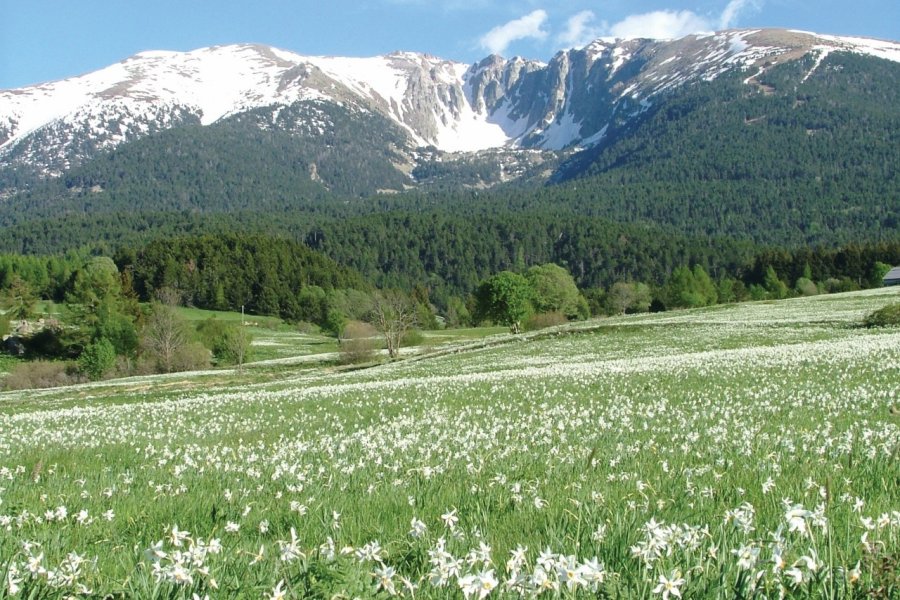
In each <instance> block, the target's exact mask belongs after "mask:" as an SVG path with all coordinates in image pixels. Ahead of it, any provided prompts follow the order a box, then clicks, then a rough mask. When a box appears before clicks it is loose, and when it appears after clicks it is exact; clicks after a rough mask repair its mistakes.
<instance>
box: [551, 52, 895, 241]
mask: <svg viewBox="0 0 900 600" xmlns="http://www.w3.org/2000/svg"><path fill="white" fill-rule="evenodd" d="M813 67H814V63H813V61H812V59H811V58H807V59H803V60H799V61H795V62H791V63H788V64H785V65H781V66H778V67H776V68H773V69H770V70H768V71H766V72H765V74H763V75H762V76H760V77H759V79H758V80H756V79H752V78H751V80H750V81H751V84H752V85H749V86H748V85H746V84H745V83H744V80H745V79H746V78H747V75H746V73H734V74H732V75H728V76H723V77H720V78H719V79H717V80H716V81H715V82H712V83H709V84H704V85H694V86H689V87H687V88H684V89H683V90H682V91H680V92H678V93H676V94H673V95H672V96H671V97H670V98H669V99H668V101H667V102H665V103H664V104H661V105H659V106H658V107H655V108H653V109H651V110H650V111H648V113H647V116H646V118H645V119H643V120H641V121H639V122H638V124H637V125H632V126H628V127H626V128H625V129H623V130H619V131H613V132H610V141H609V142H608V143H606V144H603V145H602V146H601V147H599V148H598V149H595V150H591V151H586V152H584V153H582V155H579V156H577V157H575V158H574V159H573V160H572V161H571V162H570V163H569V164H568V165H565V166H564V168H563V170H562V171H561V172H560V173H559V174H557V177H556V179H557V180H564V179H576V180H577V183H573V184H571V185H569V186H567V187H566V191H565V192H562V191H561V192H560V195H561V196H562V197H563V198H564V199H565V201H567V202H576V203H578V204H579V206H582V207H584V208H588V207H589V208H591V209H592V210H593V211H595V214H598V215H602V216H605V217H608V218H610V219H614V220H618V221H629V222H634V221H644V222H654V223H666V224H671V225H673V226H674V227H675V228H676V229H677V230H679V231H681V232H683V233H685V234H687V235H728V236H732V237H736V238H742V239H752V240H754V241H756V242H759V243H773V244H780V245H799V244H826V245H830V244H837V243H844V242H848V241H851V240H859V239H894V238H896V237H897V236H898V235H900V176H898V172H897V165H900V112H898V110H897V106H900V68H898V65H896V64H894V63H890V62H888V61H880V60H875V59H871V58H866V57H860V56H856V55H853V54H849V53H832V54H830V55H829V56H828V57H827V58H826V59H825V60H823V61H822V63H821V64H819V65H818V66H817V67H815V69H814V70H812V69H813ZM807 73H808V78H807V79H804V78H805V77H806V75H805V74H807ZM798 81H802V83H799V84H798Z"/></svg>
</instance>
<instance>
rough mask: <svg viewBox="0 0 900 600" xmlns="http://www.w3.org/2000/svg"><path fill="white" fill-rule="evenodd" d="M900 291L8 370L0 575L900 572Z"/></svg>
mask: <svg viewBox="0 0 900 600" xmlns="http://www.w3.org/2000/svg"><path fill="white" fill-rule="evenodd" d="M897 300H900V296H898V293H897V291H896V290H893V291H892V290H875V291H871V292H864V293H857V294H846V295H840V296H823V297H815V298H808V299H797V300H790V301H783V302H778V303H752V304H744V305H737V306H727V307H716V308H712V309H706V310H701V311H685V312H677V313H667V314H660V315H646V316H635V317H622V318H617V319H607V320H601V321H593V322H589V323H585V324H579V325H577V326H575V327H573V328H570V329H562V330H558V331H553V332H550V333H544V334H541V335H537V336H532V337H530V338H529V337H516V338H513V337H511V336H495V337H492V338H491V341H490V342H489V343H485V342H480V341H469V342H465V343H460V344H459V346H457V349H458V351H448V350H447V349H446V348H444V349H442V350H439V351H435V352H433V353H432V354H431V355H425V356H419V357H416V358H413V359H408V360H405V361H402V362H399V363H394V364H386V365H382V366H379V367H374V368H370V369H362V370H358V371H351V372H339V371H331V370H329V369H327V368H320V369H312V370H310V371H307V372H301V373H299V374H298V373H297V372H292V373H291V375H290V377H286V378H285V379H283V380H281V381H278V382H276V383H272V382H268V383H267V382H265V381H254V379H253V374H252V369H248V370H247V372H246V374H245V375H243V377H244V378H245V379H244V380H242V379H241V378H240V377H235V376H234V375H233V374H232V375H231V376H229V378H227V379H224V380H223V381H225V382H226V383H222V384H220V385H219V386H218V387H217V385H216V383H215V381H214V380H213V381H212V382H211V383H210V380H209V379H204V380H203V381H204V387H203V388H202V389H198V388H196V387H195V388H188V387H184V388H178V387H175V388H172V387H171V386H169V387H166V388H165V389H162V390H160V389H155V388H154V385H153V380H152V379H147V380H142V381H131V382H123V383H122V384H121V385H119V384H116V385H112V386H111V385H108V384H107V385H105V386H80V387H77V388H72V389H68V390H64V391H58V392H49V393H48V392H44V393H42V394H40V395H38V394H34V393H29V392H17V393H15V394H4V395H0V576H2V579H0V598H4V597H14V598H56V597H67V596H71V597H87V596H101V597H102V596H104V595H109V596H111V597H115V598H120V597H121V598H188V599H193V598H200V599H202V598H206V597H209V598H237V597H241V598H309V597H319V598H354V597H359V598H370V597H389V596H403V597H416V598H462V597H466V598H486V597H489V598H517V597H532V596H539V597H548V598H552V597H563V598H572V597H596V596H600V597H613V598H661V599H662V600H669V599H670V598H678V597H682V598H750V597H759V598H778V597H799V598H808V597H812V598H846V597H854V596H860V597H862V596H865V595H867V594H873V595H879V594H880V595H882V596H884V597H890V596H892V595H893V596H894V597H896V595H898V594H900V587H898V585H900V583H898V577H900V575H898V561H900V466H898V453H900V417H898V415H897V414H896V413H897V411H898V409H900V330H897V329H882V330H867V329H863V328H860V327H858V323H859V322H860V320H861V319H862V317H863V316H864V315H865V314H867V313H868V312H870V311H872V310H874V309H877V308H880V307H881V306H884V305H886V304H888V303H890V302H892V301H897Z"/></svg>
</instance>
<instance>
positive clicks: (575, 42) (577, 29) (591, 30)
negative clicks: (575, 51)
mask: <svg viewBox="0 0 900 600" xmlns="http://www.w3.org/2000/svg"><path fill="white" fill-rule="evenodd" d="M594 18H595V15H594V13H593V11H590V10H583V11H581V12H580V13H578V14H576V15H574V16H572V17H569V20H568V21H566V29H565V31H563V32H562V33H561V34H559V35H558V36H557V37H556V39H557V41H559V42H560V43H561V44H563V45H565V46H567V47H570V48H576V47H578V46H584V45H585V44H588V43H590V42H591V41H593V40H595V39H597V38H598V37H600V36H601V35H603V29H604V27H605V24H604V26H594V25H592V23H593V21H594Z"/></svg>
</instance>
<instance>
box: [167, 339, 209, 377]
mask: <svg viewBox="0 0 900 600" xmlns="http://www.w3.org/2000/svg"><path fill="white" fill-rule="evenodd" d="M211 358H212V353H210V351H209V350H207V349H206V347H205V346H204V345H203V344H201V343H200V342H188V343H187V344H184V345H183V346H181V347H180V348H178V349H177V350H175V355H174V357H173V358H172V371H199V370H201V369H208V368H209V367H210V366H211V362H210V360H211Z"/></svg>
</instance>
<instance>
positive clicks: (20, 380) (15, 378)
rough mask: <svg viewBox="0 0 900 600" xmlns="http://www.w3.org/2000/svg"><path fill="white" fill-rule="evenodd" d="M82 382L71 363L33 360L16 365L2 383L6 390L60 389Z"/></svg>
mask: <svg viewBox="0 0 900 600" xmlns="http://www.w3.org/2000/svg"><path fill="white" fill-rule="evenodd" d="M82 381H83V380H82V379H81V378H80V377H79V376H78V373H77V371H76V369H75V367H74V365H73V364H71V363H64V362H54V361H47V360H35V361H29V362H24V363H21V364H19V365H16V366H15V367H14V368H13V370H12V371H10V373H9V375H7V376H6V379H5V380H4V382H3V386H4V388H5V389H7V390H28V389H37V388H50V387H60V386H63V385H72V384H74V383H81V382H82Z"/></svg>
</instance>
